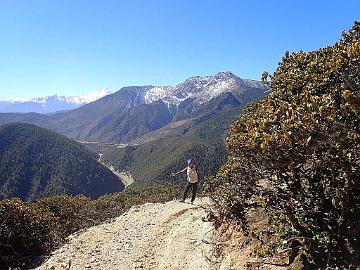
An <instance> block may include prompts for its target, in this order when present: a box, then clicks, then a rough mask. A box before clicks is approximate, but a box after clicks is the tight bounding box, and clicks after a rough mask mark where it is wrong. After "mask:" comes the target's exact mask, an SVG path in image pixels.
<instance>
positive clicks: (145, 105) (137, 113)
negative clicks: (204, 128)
mask: <svg viewBox="0 0 360 270" xmlns="http://www.w3.org/2000/svg"><path fill="white" fill-rule="evenodd" d="M267 91H268V88H267V87H266V86H265V85H263V84H262V83H260V82H257V81H252V80H245V79H241V78H240V77H237V76H236V75H234V74H233V73H231V72H229V71H225V72H219V73H217V74H215V75H212V76H196V77H191V78H189V79H187V80H185V81H184V82H182V83H180V84H177V85H175V86H151V85H147V86H127V87H123V88H121V89H119V90H118V91H116V92H115V93H112V94H110V95H106V96H104V97H102V98H100V99H98V100H96V101H94V102H91V103H89V104H86V105H85V106H80V105H81V104H82V102H89V101H91V100H93V99H96V98H98V97H99V96H101V95H103V94H104V95H105V94H107V91H103V93H102V94H101V95H89V96H87V98H84V97H82V98H80V97H72V98H69V97H68V98H65V97H59V96H53V97H47V98H45V99H36V100H35V101H34V100H33V101H32V102H31V103H30V104H31V106H34V104H35V105H37V106H39V107H38V108H37V111H40V112H50V110H49V108H50V105H53V106H55V105H56V106H57V107H56V109H53V108H52V110H51V111H55V110H59V107H60V108H61V110H67V111H65V112H61V113H54V114H52V115H51V116H50V115H33V114H21V115H19V114H7V115H5V114H2V115H0V124H1V123H5V122H14V121H16V122H26V123H31V124H35V125H39V126H41V127H44V128H47V129H51V130H54V131H56V132H58V133H61V134H64V135H66V136H69V137H71V138H77V139H85V140H93V141H101V142H116V143H127V142H129V141H131V140H133V139H135V138H138V137H140V136H142V135H144V134H146V133H148V132H152V131H154V130H158V129H160V128H162V127H164V126H166V125H168V124H170V123H173V122H176V121H180V120H184V119H188V120H189V119H195V118H196V117H200V115H206V114H207V113H208V112H211V113H212V114H215V115H216V114H217V113H218V112H219V111H222V110H223V109H224V108H225V110H226V108H228V107H231V108H233V107H242V106H245V104H246V103H248V102H250V101H254V100H258V99H260V98H262V97H263V96H264V95H265V94H266V92H267ZM54 104H55V105H54ZM59 104H61V106H60V105H59ZM64 104H65V105H66V106H68V107H65V105H64ZM21 105H22V106H25V105H26V103H23V104H21ZM43 105H46V106H43ZM70 106H72V108H73V107H78V106H80V107H79V108H77V109H76V110H69V109H71V107H70ZM44 108H47V111H46V110H44ZM27 111H29V110H27ZM31 111H35V110H34V109H32V110H31ZM191 121H192V120H191Z"/></svg>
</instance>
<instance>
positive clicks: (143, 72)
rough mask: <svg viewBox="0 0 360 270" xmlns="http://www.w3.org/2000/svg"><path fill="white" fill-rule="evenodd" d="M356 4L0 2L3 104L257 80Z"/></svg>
mask: <svg viewBox="0 0 360 270" xmlns="http://www.w3.org/2000/svg"><path fill="white" fill-rule="evenodd" d="M359 11H360V1H358V0H356V1H355V0H353V1H352V0H349V1H314V0H312V1H307V0H306V1H305V0H292V1H288V0H287V1H276V0H273V1H253V0H248V1H241V0H238V1H236V0H233V1H232V0H213V1H212V0H128V1H125V0H26V1H25V0H0V98H24V97H32V96H45V95H52V94H54V93H58V94H63V95H80V94H84V93H88V92H92V91H95V90H98V89H100V88H103V87H110V88H111V89H112V90H117V89H119V88H121V87H123V86H127V85H148V84H153V85H170V84H177V83H180V82H182V81H183V80H185V79H186V78H188V77H190V76H195V75H210V74H214V73H216V72H219V71H223V70H230V71H232V72H234V73H235V74H237V75H238V76H240V77H242V78H250V79H259V78H260V76H261V73H262V71H263V70H269V71H274V69H275V68H276V66H277V64H278V62H279V61H280V59H281V57H282V55H283V54H284V53H285V51H286V50H288V51H299V50H304V51H307V50H313V49H317V48H319V47H323V46H327V45H331V44H332V43H334V42H336V41H337V40H338V39H339V37H340V33H341V31H343V30H345V29H349V28H350V27H351V26H352V24H353V22H354V21H355V20H359V19H360V18H359V17H360V16H359V15H360V12H359Z"/></svg>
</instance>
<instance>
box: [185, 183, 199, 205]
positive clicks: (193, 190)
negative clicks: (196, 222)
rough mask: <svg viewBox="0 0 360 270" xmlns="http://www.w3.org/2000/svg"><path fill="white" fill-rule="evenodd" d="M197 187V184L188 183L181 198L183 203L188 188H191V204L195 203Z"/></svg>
mask: <svg viewBox="0 0 360 270" xmlns="http://www.w3.org/2000/svg"><path fill="white" fill-rule="evenodd" d="M197 185H198V183H190V182H189V183H188V184H187V186H186V189H185V191H184V197H183V200H184V201H185V199H186V196H187V193H188V191H189V189H190V188H192V196H191V202H193V201H195V196H196V191H197V187H198V186H197Z"/></svg>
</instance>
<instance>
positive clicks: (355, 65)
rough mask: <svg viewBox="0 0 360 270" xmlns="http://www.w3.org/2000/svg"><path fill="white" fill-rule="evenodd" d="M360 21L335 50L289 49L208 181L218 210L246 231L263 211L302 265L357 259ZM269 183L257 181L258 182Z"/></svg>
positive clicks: (233, 131)
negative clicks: (251, 216)
mask: <svg viewBox="0 0 360 270" xmlns="http://www.w3.org/2000/svg"><path fill="white" fill-rule="evenodd" d="M359 67H360V23H359V22H356V23H355V25H354V27H353V28H352V29H351V30H350V31H349V32H347V33H343V37H342V39H341V40H340V41H339V42H337V43H335V44H334V45H333V46H330V47H326V48H322V49H319V50H316V51H312V52H297V53H292V54H289V53H286V54H285V56H284V57H283V59H282V61H281V63H280V64H279V67H278V68H277V70H276V71H275V73H274V74H273V76H270V79H271V81H267V78H268V74H267V73H264V81H267V83H268V84H269V86H270V87H271V89H272V92H271V93H270V94H269V95H268V96H267V97H266V98H265V99H264V100H262V101H260V102H257V103H254V104H252V105H250V106H248V107H247V109H246V110H245V111H244V112H243V114H242V115H241V116H240V119H239V120H238V121H236V122H234V123H233V125H232V126H231V128H230V134H229V136H228V138H227V140H226V142H227V148H228V152H229V157H228V161H227V163H226V164H225V165H224V166H223V167H222V169H221V170H220V171H219V172H218V173H217V176H216V177H215V178H213V179H212V180H211V181H209V187H208V188H209V190H210V191H212V194H213V195H212V196H213V198H214V200H215V201H216V203H217V204H218V206H219V208H220V210H221V211H222V213H223V214H224V215H227V216H229V217H231V218H233V219H234V220H237V221H241V222H242V224H243V225H244V227H246V225H247V224H246V218H247V213H248V211H249V209H253V208H255V207H263V209H264V210H263V211H264V212H265V213H271V214H272V215H274V216H275V217H276V220H278V221H280V224H282V226H287V227H289V230H288V231H287V233H286V234H283V235H282V237H283V242H284V243H287V245H288V247H294V246H297V247H301V248H300V249H301V250H302V252H304V254H305V257H306V259H304V262H305V263H306V264H307V265H308V266H307V267H326V266H333V267H335V266H337V267H340V268H341V269H343V268H348V267H352V266H353V265H357V264H358V263H359V262H358V258H359V256H360V241H359V239H360V226H359V219H360V144H359V143H360V68H359ZM261 181H262V182H263V183H265V184H263V185H261V184H260V182H261Z"/></svg>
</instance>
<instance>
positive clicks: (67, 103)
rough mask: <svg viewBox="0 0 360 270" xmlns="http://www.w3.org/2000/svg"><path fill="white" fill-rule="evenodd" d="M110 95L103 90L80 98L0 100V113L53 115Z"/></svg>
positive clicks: (109, 92) (48, 97) (50, 97)
mask: <svg viewBox="0 0 360 270" xmlns="http://www.w3.org/2000/svg"><path fill="white" fill-rule="evenodd" d="M109 94H111V91H110V89H108V88H104V89H101V90H99V91H96V92H94V93H90V94H86V95H82V96H73V97H66V96H59V95H53V96H47V97H35V98H30V99H25V100H0V112H2V113H8V112H12V113H28V112H34V113H42V114H47V113H54V112H58V111H64V110H72V109H75V108H78V107H80V106H82V105H85V104H87V103H90V102H93V101H95V100H98V99H99V98H102V97H104V96H106V95H109Z"/></svg>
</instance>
